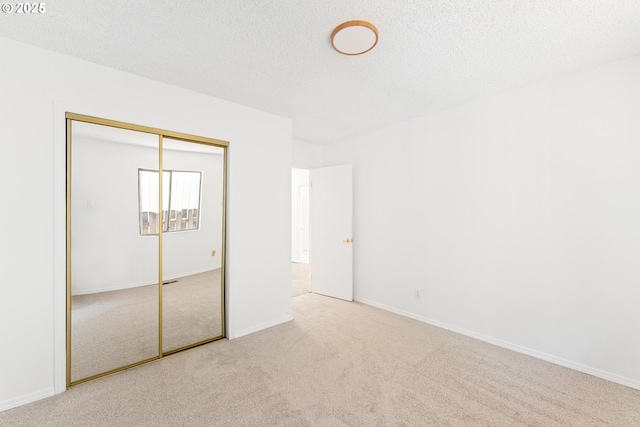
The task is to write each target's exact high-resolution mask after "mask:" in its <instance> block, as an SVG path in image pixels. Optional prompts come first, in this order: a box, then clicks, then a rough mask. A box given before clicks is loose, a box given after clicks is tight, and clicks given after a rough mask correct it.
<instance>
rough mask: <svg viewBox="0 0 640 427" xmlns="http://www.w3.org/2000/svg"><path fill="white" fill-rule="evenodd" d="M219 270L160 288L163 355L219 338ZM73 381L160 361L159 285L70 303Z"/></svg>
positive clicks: (96, 295) (220, 320) (86, 297)
mask: <svg viewBox="0 0 640 427" xmlns="http://www.w3.org/2000/svg"><path fill="white" fill-rule="evenodd" d="M220 280H221V270H220V269H215V270H211V271H207V272H204V273H199V274H194V275H191V276H185V277H180V278H178V279H176V280H175V281H172V282H171V283H167V284H166V285H164V286H163V287H162V299H163V305H162V312H163V319H162V320H163V322H162V323H163V331H162V332H163V333H162V344H163V351H164V352H167V351H171V350H174V349H177V348H180V347H183V346H186V345H189V344H193V343H197V342H200V341H204V340H206V339H209V338H214V337H218V336H221V335H222V306H221V304H220V301H221V284H220V283H221V282H220ZM72 308H73V309H72V311H71V324H72V328H71V330H72V335H71V336H72V339H71V372H72V375H71V380H72V381H77V380H80V379H83V378H87V377H90V376H92V375H96V374H100V373H103V372H107V371H109V370H112V369H116V368H119V367H122V366H126V365H129V364H133V363H136V362H139V361H142V360H145V359H151V358H154V357H157V356H158V353H159V349H158V339H159V338H158V330H159V329H158V326H159V324H158V317H159V314H158V311H159V307H158V285H148V286H139V287H136V288H130V289H122V290H118V291H110V292H100V293H95V294H88V295H77V296H74V297H73V298H72Z"/></svg>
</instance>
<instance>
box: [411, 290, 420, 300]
mask: <svg viewBox="0 0 640 427" xmlns="http://www.w3.org/2000/svg"><path fill="white" fill-rule="evenodd" d="M413 296H414V297H415V298H416V299H420V298H422V290H421V289H415V290H414V293H413Z"/></svg>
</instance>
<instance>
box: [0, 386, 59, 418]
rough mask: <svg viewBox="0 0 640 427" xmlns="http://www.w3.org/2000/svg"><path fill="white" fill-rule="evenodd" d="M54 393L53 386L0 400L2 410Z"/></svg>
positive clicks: (0, 409)
mask: <svg viewBox="0 0 640 427" xmlns="http://www.w3.org/2000/svg"><path fill="white" fill-rule="evenodd" d="M53 394H54V390H53V387H49V388H46V389H44V390H40V391H36V392H33V393H29V394H25V395H23V396H18V397H14V398H13V399H9V400H5V401H4V402H0V412H2V411H6V410H8V409H11V408H15V407H18V406H21V405H26V404H27V403H31V402H35V401H36V400H40V399H44V398H46V397H51V396H53Z"/></svg>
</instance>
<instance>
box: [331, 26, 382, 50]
mask: <svg viewBox="0 0 640 427" xmlns="http://www.w3.org/2000/svg"><path fill="white" fill-rule="evenodd" d="M376 43H378V29H377V28H376V27H375V25H373V24H372V23H370V22H367V21H348V22H345V23H344V24H340V25H338V26H337V27H336V29H335V30H333V32H332V33H331V46H333V48H334V49H335V50H337V51H338V52H340V53H342V54H343V55H361V54H363V53H366V52H369V51H370V50H371V49H373V48H374V46H375V45H376Z"/></svg>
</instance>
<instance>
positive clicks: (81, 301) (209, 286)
mask: <svg viewBox="0 0 640 427" xmlns="http://www.w3.org/2000/svg"><path fill="white" fill-rule="evenodd" d="M227 146H228V143H227V142H226V141H221V140H217V139H212V138H205V137H200V136H194V135H187V134H182V133H178V132H173V131H166V130H162V129H156V128H150V127H145V126H138V125H133V124H128V123H123V122H117V121H113V120H107V119H101V118H96V117H89V116H83V115H79V114H73V113H67V384H68V385H73V384H77V383H80V382H84V381H87V380H90V379H93V378H97V377H100V376H103V375H107V374H110V373H113V372H117V371H119V370H123V369H127V368H130V367H133V366H136V365H139V364H142V363H146V362H149V361H152V360H155V359H160V358H162V357H163V356H166V355H168V354H171V353H175V352H177V351H180V350H184V349H187V348H191V347H194V346H197V345H200V344H204V343H208V342H211V341H215V340H217V339H220V338H223V337H224V335H225V324H224V319H225V311H224V301H225V298H224V290H225V284H224V277H225V274H224V259H225V211H226V209H225V201H226V155H227Z"/></svg>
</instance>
